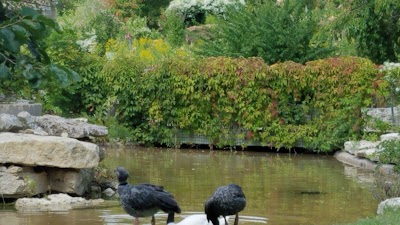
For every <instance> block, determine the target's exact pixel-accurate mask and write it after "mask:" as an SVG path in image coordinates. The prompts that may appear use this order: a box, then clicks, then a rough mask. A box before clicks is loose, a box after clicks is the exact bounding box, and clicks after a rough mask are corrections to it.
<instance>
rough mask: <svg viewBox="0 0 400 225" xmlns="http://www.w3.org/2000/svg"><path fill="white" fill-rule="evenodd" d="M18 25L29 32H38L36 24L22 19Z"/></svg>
mask: <svg viewBox="0 0 400 225" xmlns="http://www.w3.org/2000/svg"><path fill="white" fill-rule="evenodd" d="M20 24H21V26H23V27H24V28H25V29H27V30H28V31H29V32H35V31H37V30H38V27H37V23H35V22H33V21H32V20H27V19H23V20H21V23H20Z"/></svg>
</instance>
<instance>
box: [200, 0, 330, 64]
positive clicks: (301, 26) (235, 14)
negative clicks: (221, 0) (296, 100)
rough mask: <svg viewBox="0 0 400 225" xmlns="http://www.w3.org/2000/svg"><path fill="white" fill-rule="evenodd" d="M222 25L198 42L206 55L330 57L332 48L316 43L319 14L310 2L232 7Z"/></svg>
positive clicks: (278, 59)
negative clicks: (210, 35)
mask: <svg viewBox="0 0 400 225" xmlns="http://www.w3.org/2000/svg"><path fill="white" fill-rule="evenodd" d="M217 24H218V26H215V27H213V29H212V30H211V33H212V38H211V39H209V37H206V39H204V41H203V42H201V43H199V44H198V47H199V53H200V54H202V55H206V56H230V57H261V58H263V59H264V60H265V62H267V63H269V64H272V63H276V62H284V61H288V60H291V61H295V62H300V63H305V62H307V61H309V60H314V59H318V58H323V57H326V56H327V55H328V54H329V53H330V52H331V51H332V49H331V48H330V47H329V46H324V45H322V44H321V43H318V42H313V36H314V34H315V33H316V32H317V30H318V28H319V17H317V16H316V13H314V10H313V5H312V4H310V3H309V1H298V0H289V1H285V4H276V3H273V2H269V3H267V4H262V5H259V6H258V7H246V6H242V7H240V8H239V9H237V8H236V7H230V8H229V10H228V11H227V12H226V15H225V16H224V17H223V18H220V19H219V20H218V22H217Z"/></svg>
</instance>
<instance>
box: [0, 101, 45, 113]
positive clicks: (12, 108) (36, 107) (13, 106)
mask: <svg viewBox="0 0 400 225" xmlns="http://www.w3.org/2000/svg"><path fill="white" fill-rule="evenodd" d="M10 100H11V101H13V100H15V99H10ZM23 111H26V112H28V113H29V114H30V115H33V116H40V115H42V104H40V103H30V102H29V101H20V102H18V103H15V102H14V103H9V104H0V113H6V114H11V115H18V113H20V112H23Z"/></svg>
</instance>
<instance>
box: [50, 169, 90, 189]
mask: <svg viewBox="0 0 400 225" xmlns="http://www.w3.org/2000/svg"><path fill="white" fill-rule="evenodd" d="M47 173H48V177H49V186H50V188H51V190H53V191H57V192H62V193H70V194H77V195H80V196H82V195H83V194H85V193H86V192H87V191H88V190H89V188H90V184H91V182H92V180H93V173H92V171H91V170H88V169H81V170H71V169H58V168H49V169H48V171H47Z"/></svg>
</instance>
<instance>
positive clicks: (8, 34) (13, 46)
mask: <svg viewBox="0 0 400 225" xmlns="http://www.w3.org/2000/svg"><path fill="white" fill-rule="evenodd" d="M0 37H2V38H3V40H4V42H5V43H4V45H5V48H6V49H8V50H9V51H11V52H13V53H19V50H20V46H21V43H20V42H19V41H18V40H16V39H15V34H14V32H13V31H12V30H11V29H10V28H8V27H6V28H3V29H1V30H0Z"/></svg>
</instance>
